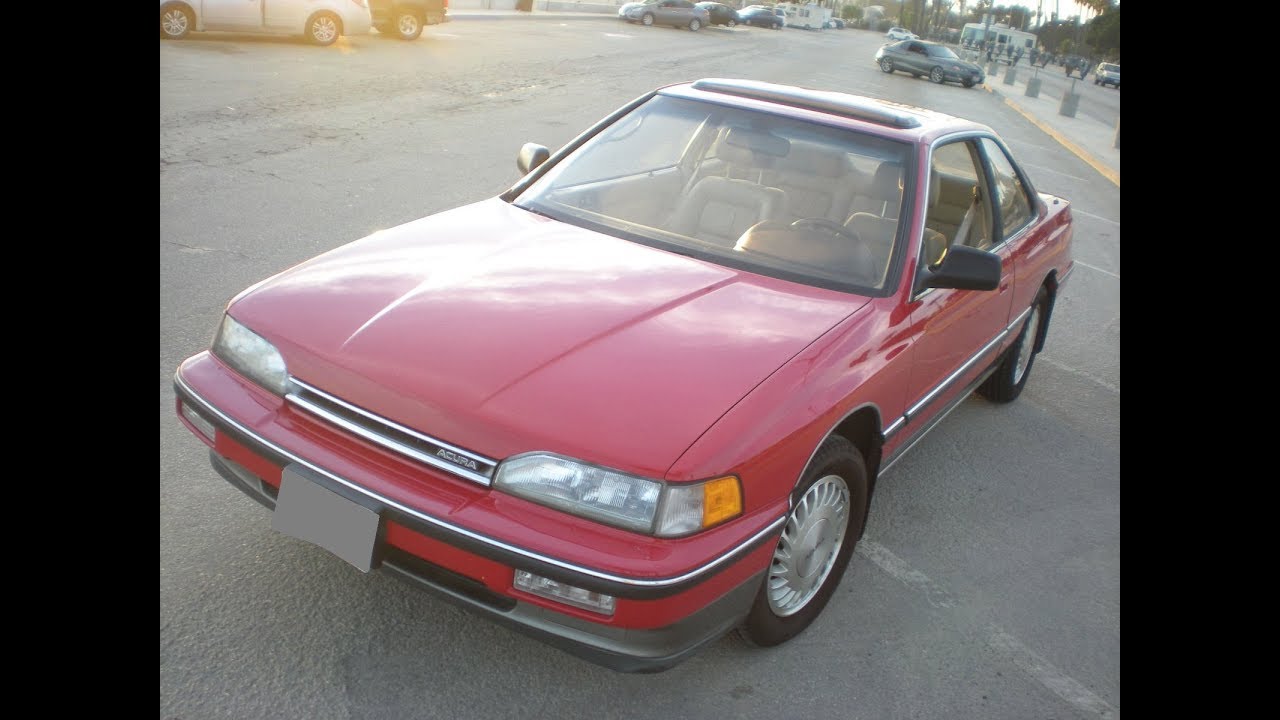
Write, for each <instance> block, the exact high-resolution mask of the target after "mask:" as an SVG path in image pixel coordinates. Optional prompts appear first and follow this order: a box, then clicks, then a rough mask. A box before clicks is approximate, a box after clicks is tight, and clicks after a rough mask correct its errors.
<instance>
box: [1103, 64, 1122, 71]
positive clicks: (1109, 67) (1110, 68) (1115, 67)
mask: <svg viewBox="0 0 1280 720" xmlns="http://www.w3.org/2000/svg"><path fill="white" fill-rule="evenodd" d="M1102 69H1103V70H1105V71H1107V72H1114V73H1118V72H1120V66H1119V65H1112V64H1111V63H1102Z"/></svg>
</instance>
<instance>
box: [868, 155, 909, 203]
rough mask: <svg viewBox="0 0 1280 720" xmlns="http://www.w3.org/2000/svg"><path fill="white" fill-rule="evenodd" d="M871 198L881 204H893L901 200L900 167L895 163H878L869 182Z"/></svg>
mask: <svg viewBox="0 0 1280 720" xmlns="http://www.w3.org/2000/svg"><path fill="white" fill-rule="evenodd" d="M871 197H873V198H875V199H876V200H879V201H881V202H887V203H894V204H895V205H896V204H897V203H898V202H900V201H901V199H902V166H901V165H899V164H897V163H891V162H886V163H880V167H878V168H876V174H875V177H874V178H872V180H871Z"/></svg>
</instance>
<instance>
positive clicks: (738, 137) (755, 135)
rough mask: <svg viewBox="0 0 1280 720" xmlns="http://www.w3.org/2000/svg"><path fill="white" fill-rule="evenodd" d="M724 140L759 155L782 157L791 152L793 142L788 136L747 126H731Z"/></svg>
mask: <svg viewBox="0 0 1280 720" xmlns="http://www.w3.org/2000/svg"><path fill="white" fill-rule="evenodd" d="M724 142H725V144H726V145H731V146H734V147H740V148H745V149H747V150H750V151H751V152H753V153H756V154H757V155H772V156H774V157H780V158H781V157H786V156H787V154H788V153H790V152H791V143H790V142H788V141H787V139H786V138H780V137H778V136H777V135H771V134H769V133H767V132H761V131H759V130H748V129H747V128H740V127H734V128H729V132H728V133H726V134H725V136H724Z"/></svg>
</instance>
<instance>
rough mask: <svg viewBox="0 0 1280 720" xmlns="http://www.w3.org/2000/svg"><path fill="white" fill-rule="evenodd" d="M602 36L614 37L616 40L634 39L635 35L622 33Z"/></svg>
mask: <svg viewBox="0 0 1280 720" xmlns="http://www.w3.org/2000/svg"><path fill="white" fill-rule="evenodd" d="M604 36H605V37H616V38H633V37H635V35H625V34H623V33H605V34H604Z"/></svg>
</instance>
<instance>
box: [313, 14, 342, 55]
mask: <svg viewBox="0 0 1280 720" xmlns="http://www.w3.org/2000/svg"><path fill="white" fill-rule="evenodd" d="M341 34H342V21H341V20H339V19H338V16H337V15H334V14H333V13H331V12H322V13H316V14H315V15H314V16H313V17H312V18H311V19H310V20H308V21H307V39H308V40H310V41H311V42H313V43H315V44H316V45H319V46H321V47H324V46H326V45H332V44H333V43H334V42H336V41H337V39H338V36H339V35H341Z"/></svg>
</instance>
